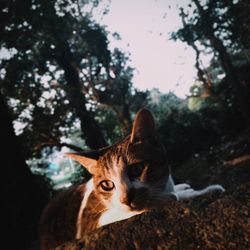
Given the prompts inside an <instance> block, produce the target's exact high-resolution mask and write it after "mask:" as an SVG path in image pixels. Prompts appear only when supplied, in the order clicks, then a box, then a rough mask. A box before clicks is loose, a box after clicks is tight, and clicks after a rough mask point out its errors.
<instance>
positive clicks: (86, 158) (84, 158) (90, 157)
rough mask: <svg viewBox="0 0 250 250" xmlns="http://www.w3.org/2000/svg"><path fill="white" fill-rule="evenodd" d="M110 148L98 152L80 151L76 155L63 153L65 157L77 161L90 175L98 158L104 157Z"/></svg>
mask: <svg viewBox="0 0 250 250" xmlns="http://www.w3.org/2000/svg"><path fill="white" fill-rule="evenodd" d="M109 148H110V147H105V148H102V149H99V150H93V151H81V152H77V153H65V155H66V156H68V157H70V158H72V159H73V160H75V161H78V162H79V163H80V164H81V165H82V166H83V167H85V168H86V169H87V170H88V171H89V172H90V173H91V174H93V173H94V169H95V166H96V165H97V160H98V159H99V157H100V156H102V155H104V154H105V153H106V152H107V150H108V149H109Z"/></svg>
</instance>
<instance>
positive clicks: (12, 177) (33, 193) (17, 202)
mask: <svg viewBox="0 0 250 250" xmlns="http://www.w3.org/2000/svg"><path fill="white" fill-rule="evenodd" d="M0 118H1V119H0V120H1V122H0V143H1V162H2V164H1V167H2V168H1V176H2V178H1V214H2V219H1V226H2V231H3V233H4V237H2V239H3V240H4V241H6V244H4V243H3V242H2V246H4V245H5V246H7V248H8V249H27V245H29V243H30V242H31V241H32V240H34V239H35V238H37V224H38V220H39V216H40V212H41V210H42V208H43V206H44V205H45V204H44V203H43V202H44V200H43V199H42V198H41V197H44V196H43V195H42V194H41V193H39V189H38V186H37V182H35V179H34V175H32V173H31V172H30V170H29V168H28V166H27V165H26V163H25V159H24V158H23V155H22V150H21V147H20V145H19V142H18V140H17V137H16V135H15V134H14V130H13V126H12V122H11V116H10V114H9V112H8V110H7V106H6V104H5V102H4V100H3V97H2V96H1V95H0Z"/></svg>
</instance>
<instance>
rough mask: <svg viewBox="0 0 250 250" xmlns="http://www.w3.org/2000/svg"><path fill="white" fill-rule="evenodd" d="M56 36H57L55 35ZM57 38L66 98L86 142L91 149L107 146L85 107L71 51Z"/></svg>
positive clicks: (58, 58) (58, 57) (99, 129)
mask: <svg viewBox="0 0 250 250" xmlns="http://www.w3.org/2000/svg"><path fill="white" fill-rule="evenodd" d="M56 38H57V37H56ZM57 39H58V54H59V56H57V61H58V63H59V65H60V66H61V67H62V68H63V70H64V75H65V79H66V81H67V83H68V92H67V95H68V98H69V102H70V104H71V106H72V107H73V108H74V109H75V112H76V113H77V116H78V118H79V119H80V122H81V130H82V132H83V134H84V139H85V141H86V144H87V145H88V146H89V147H90V148H91V149H98V148H102V147H105V146H107V143H106V141H105V139H104V136H103V134H102V131H101V128H100V126H99V124H98V123H97V121H96V120H95V119H94V117H93V114H92V113H91V112H90V111H88V110H87V108H86V103H87V102H86V98H85V96H84V94H83V93H82V90H81V82H80V78H79V73H78V70H77V68H76V66H74V61H73V60H72V59H71V58H72V56H71V53H70V50H69V48H68V46H67V45H66V44H64V47H63V46H62V44H61V41H60V39H59V38H57Z"/></svg>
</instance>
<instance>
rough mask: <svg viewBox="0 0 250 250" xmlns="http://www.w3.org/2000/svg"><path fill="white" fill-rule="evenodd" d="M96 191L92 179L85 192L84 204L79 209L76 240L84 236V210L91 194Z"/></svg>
mask: <svg viewBox="0 0 250 250" xmlns="http://www.w3.org/2000/svg"><path fill="white" fill-rule="evenodd" d="M93 189H94V183H93V179H92V178H91V179H90V180H89V181H88V182H87V184H86V190H85V194H84V197H83V199H82V203H81V207H80V209H79V212H78V216H77V221H76V239H80V238H81V234H82V222H81V220H82V214H83V210H84V208H85V207H86V205H87V202H88V199H89V196H90V194H91V192H92V191H93Z"/></svg>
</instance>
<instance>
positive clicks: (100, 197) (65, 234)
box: [40, 109, 223, 250]
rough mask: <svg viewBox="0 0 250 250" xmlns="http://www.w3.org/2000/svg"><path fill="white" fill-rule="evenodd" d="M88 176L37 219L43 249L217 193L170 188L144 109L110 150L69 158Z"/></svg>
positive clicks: (162, 156) (150, 119) (183, 186)
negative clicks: (174, 203)
mask: <svg viewBox="0 0 250 250" xmlns="http://www.w3.org/2000/svg"><path fill="white" fill-rule="evenodd" d="M68 156H70V157H72V158H74V159H75V160H77V161H79V162H80V163H81V164H82V165H83V166H85V167H86V168H87V169H88V171H89V172H90V173H91V174H92V178H91V179H90V180H89V181H88V182H87V183H85V184H82V185H79V186H77V187H74V188H71V189H70V190H68V191H67V192H65V193H63V194H61V195H60V196H59V197H58V198H56V199H55V200H54V201H52V202H51V203H50V204H49V205H48V207H47V208H46V209H45V211H44V213H43V215H42V218H41V227H40V235H41V249H42V250H45V249H46V250H47V249H52V248H53V247H55V246H57V245H59V244H62V243H63V242H66V241H70V240H73V239H81V238H82V237H83V236H84V234H86V233H88V232H90V231H92V230H94V229H96V228H98V227H101V226H104V225H106V224H110V223H113V222H115V221H119V220H124V219H127V218H129V217H131V216H134V215H137V214H140V213H142V212H144V211H146V210H150V209H152V208H157V207H161V206H164V204H166V203H169V202H171V200H173V199H175V200H176V199H177V200H181V199H185V198H191V197H195V196H199V195H202V194H204V193H207V192H210V191H213V190H221V191H223V188H222V187H221V186H219V185H212V186H209V187H207V188H205V189H203V190H200V191H195V190H193V189H191V187H190V186H189V185H188V184H179V185H174V182H173V179H172V177H171V175H170V172H169V168H168V164H167V154H166V152H165V150H164V148H163V146H162V145H161V143H160V142H159V140H158V138H157V136H156V133H155V124H154V120H153V117H152V115H151V114H150V112H149V111H148V110H145V109H142V110H141V111H140V112H138V114H137V116H136V119H135V122H134V124H133V129H132V133H131V135H130V136H128V137H127V138H125V139H124V140H123V141H121V142H119V143H117V144H116V145H113V146H111V147H108V148H104V149H101V150H99V151H95V152H89V153H82V154H68Z"/></svg>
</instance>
